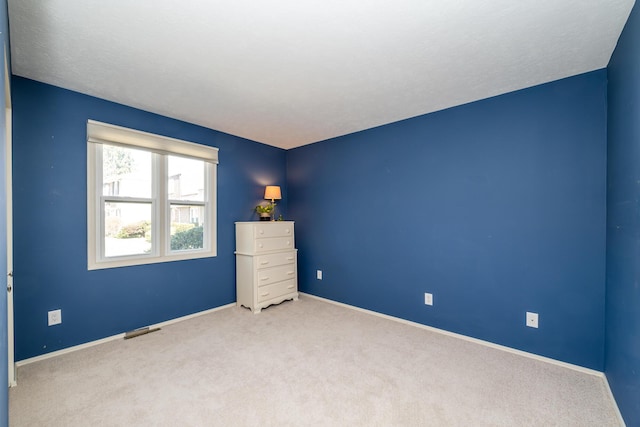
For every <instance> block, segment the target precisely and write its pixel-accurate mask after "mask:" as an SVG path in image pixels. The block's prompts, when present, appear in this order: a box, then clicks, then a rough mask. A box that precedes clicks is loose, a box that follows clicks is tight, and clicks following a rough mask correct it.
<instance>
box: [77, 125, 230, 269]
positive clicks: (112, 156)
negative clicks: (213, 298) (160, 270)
mask: <svg viewBox="0 0 640 427" xmlns="http://www.w3.org/2000/svg"><path fill="white" fill-rule="evenodd" d="M217 163H218V149H217V148H212V147H208V146H205V145H199V144H194V143H191V142H185V141H180V140H177V139H172V138H167V137H163V136H159V135H153V134H149V133H145V132H139V131H135V130H130V129H126V128H121V127H118V126H113V125H108V124H104V123H99V122H95V121H93V120H89V121H88V123H87V224H88V230H87V232H88V234H87V236H88V239H87V241H88V248H87V253H88V268H89V270H94V269H100V268H111V267H122V266H127V265H139V264H150V263H156V262H166V261H177V260H184V259H193V258H204V257H213V256H216V167H217Z"/></svg>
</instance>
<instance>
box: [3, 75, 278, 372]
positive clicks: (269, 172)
mask: <svg viewBox="0 0 640 427" xmlns="http://www.w3.org/2000/svg"><path fill="white" fill-rule="evenodd" d="M12 93H13V97H14V102H13V114H14V116H13V117H14V120H13V125H14V126H13V132H14V136H13V141H14V163H13V166H14V181H13V183H14V212H15V215H14V236H15V249H14V250H15V331H16V360H22V359H26V358H29V357H33V356H37V355H40V354H43V353H48V352H51V351H54V350H59V349H62V348H65V347H70V346H73V345H77V344H81V343H85V342H88V341H92V340H96V339H100V338H104V337H107V336H111V335H114V334H118V333H122V332H125V331H128V330H131V329H135V328H138V327H142V326H145V325H149V324H153V323H157V322H161V321H165V320H168V319H172V318H176V317H179V316H184V315H187V314H190V313H195V312H198V311H202V310H206V309H210V308H213V307H217V306H221V305H224V304H228V303H232V302H234V301H235V299H236V296H235V260H234V255H233V251H234V246H235V243H234V240H235V234H234V221H247V220H252V219H257V217H256V216H255V213H254V211H253V207H254V206H255V205H256V204H257V203H260V202H261V201H264V200H262V196H263V192H264V185H266V184H279V185H282V186H284V185H285V172H286V167H285V161H286V157H285V151H284V150H281V149H278V148H273V147H269V146H266V145H263V144H258V143H255V142H251V141H248V140H245V139H242V138H239V137H234V136H231V135H227V134H224V133H221V132H216V131H213V130H210V129H206V128H202V127H199V126H195V125H192V124H188V123H184V122H180V121H177V120H172V119H169V118H166V117H161V116H158V115H154V114H151V113H148V112H144V111H140V110H136V109H133V108H130V107H126V106H123V105H119V104H114V103H111V102H108V101H105V100H101V99H97V98H93V97H90V96H85V95H81V94H78V93H75V92H71V91H67V90H64V89H60V88H56V87H53V86H49V85H46V84H42V83H37V82H34V81H31V80H27V79H23V78H19V77H15V76H14V77H13V81H12ZM87 119H94V120H98V121H102V122H106V123H112V124H115V125H119V126H125V127H129V128H132V129H138V130H142V131H146V132H152V133H156V134H160V135H166V136H170V137H174V138H179V139H183V140H187V141H192V142H197V143H201V144H205V145H212V146H215V147H218V148H219V149H220V153H219V155H220V164H219V165H218V256H217V257H215V258H207V259H198V260H190V261H177V262H169V263H162V264H152V265H146V266H135V267H123V268H115V269H107V270H94V271H87V230H86V229H87V220H86V216H87V213H86V212H87V201H86V192H87V186H86V177H87V167H86V156H87V151H86V122H87ZM0 164H1V163H0ZM283 190H286V188H283ZM283 197H285V196H284V195H283ZM286 200H287V199H286V198H285V199H284V200H283V203H282V204H280V205H279V208H280V212H282V213H284V214H286ZM0 241H1V239H0ZM1 259H2V257H1V256H0V260H1ZM58 308H59V309H62V324H61V325H59V326H52V327H48V326H47V311H49V310H53V309H58Z"/></svg>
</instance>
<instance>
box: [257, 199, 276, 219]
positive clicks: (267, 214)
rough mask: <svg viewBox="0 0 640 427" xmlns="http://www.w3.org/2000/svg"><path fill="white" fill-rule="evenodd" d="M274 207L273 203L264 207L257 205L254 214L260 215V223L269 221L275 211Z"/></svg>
mask: <svg viewBox="0 0 640 427" xmlns="http://www.w3.org/2000/svg"><path fill="white" fill-rule="evenodd" d="M275 207H276V205H275V204H273V203H267V204H266V205H258V206H256V212H257V213H258V215H260V221H270V220H271V214H272V213H273V210H274V209H275Z"/></svg>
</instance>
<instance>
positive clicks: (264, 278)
mask: <svg viewBox="0 0 640 427" xmlns="http://www.w3.org/2000/svg"><path fill="white" fill-rule="evenodd" d="M260 280H263V281H264V280H269V278H268V277H261V278H260Z"/></svg>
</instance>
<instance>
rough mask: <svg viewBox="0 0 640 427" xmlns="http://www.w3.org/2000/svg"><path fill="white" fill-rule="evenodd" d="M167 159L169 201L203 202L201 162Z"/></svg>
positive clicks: (202, 163)
mask: <svg viewBox="0 0 640 427" xmlns="http://www.w3.org/2000/svg"><path fill="white" fill-rule="evenodd" d="M168 157H169V176H168V177H167V178H168V183H167V185H168V187H167V188H168V190H167V191H168V193H169V200H193V201H197V202H203V201H204V168H205V162H203V161H202V160H195V159H187V158H184V157H177V156H168Z"/></svg>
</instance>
